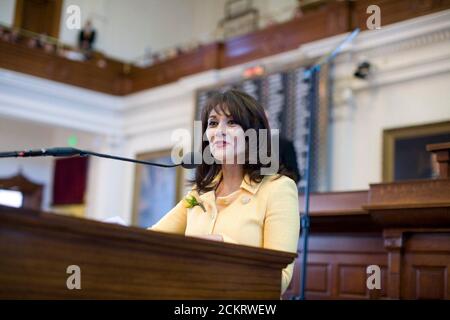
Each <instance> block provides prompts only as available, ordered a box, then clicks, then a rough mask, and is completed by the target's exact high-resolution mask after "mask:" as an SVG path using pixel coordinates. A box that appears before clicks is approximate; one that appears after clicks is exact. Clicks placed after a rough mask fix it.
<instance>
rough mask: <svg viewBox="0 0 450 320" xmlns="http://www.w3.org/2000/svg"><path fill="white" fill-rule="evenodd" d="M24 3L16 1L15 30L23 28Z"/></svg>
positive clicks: (19, 0) (21, 0) (20, 0)
mask: <svg viewBox="0 0 450 320" xmlns="http://www.w3.org/2000/svg"><path fill="white" fill-rule="evenodd" d="M23 1H24V0H16V7H15V9H14V23H13V26H14V28H21V26H22V11H23Z"/></svg>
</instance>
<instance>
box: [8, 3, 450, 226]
mask: <svg viewBox="0 0 450 320" xmlns="http://www.w3.org/2000/svg"><path fill="white" fill-rule="evenodd" d="M344 37H345V35H340V36H335V37H332V38H328V39H323V40H320V41H316V42H313V43H309V44H307V45H303V46H301V47H300V48H298V49H297V50H292V51H290V52H285V53H282V54H279V55H275V56H272V57H267V58H264V59H261V60H259V61H258V62H256V63H261V64H263V65H265V66H266V67H267V70H268V71H269V72H270V70H275V69H280V68H282V67H283V66H286V65H288V64H292V63H294V62H301V61H305V60H306V59H311V58H313V59H317V58H318V57H319V56H321V55H323V54H325V53H327V52H329V51H330V49H331V48H334V47H335V46H336V45H337V44H338V43H339V42H340V41H341V40H342V39H343V38H344ZM363 58H367V59H369V60H370V61H371V62H372V63H373V65H374V68H375V69H374V74H373V77H372V79H371V80H370V81H361V80H358V79H355V78H354V77H353V76H352V74H353V72H354V70H355V67H356V65H357V63H358V62H359V61H361V59H363ZM254 63H255V62H251V63H249V64H254ZM247 65H248V64H247ZM245 68H246V65H239V66H234V67H231V68H227V69H222V70H211V71H208V72H205V73H202V74H196V75H192V76H189V77H186V78H183V79H180V80H179V81H177V82H174V83H171V84H168V85H165V86H160V87H158V88H154V89H150V90H146V91H144V92H140V93H137V94H134V95H130V96H127V97H109V96H106V95H103V94H98V93H93V92H91V91H89V90H84V89H79V88H74V87H70V86H67V85H62V84H55V83H52V82H50V81H47V80H42V79H36V78H33V77H30V76H26V75H18V74H15V73H11V72H7V71H4V70H0V117H1V118H5V117H9V118H11V117H14V118H18V119H27V120H29V121H30V120H33V119H38V121H39V122H41V123H47V124H48V125H49V126H55V125H56V124H57V123H59V124H62V125H64V126H65V127H67V128H70V129H72V130H79V131H84V132H90V133H91V134H93V135H95V136H100V139H99V140H98V139H97V140H96V141H98V143H95V144H90V146H92V148H93V149H95V150H99V151H100V152H106V153H112V154H118V155H123V156H129V157H135V156H136V155H137V154H139V153H142V152H150V151H157V150H162V149H167V148H170V147H171V146H172V145H173V142H172V141H171V140H170V137H171V134H172V132H173V131H174V130H176V129H180V128H187V129H189V128H190V126H191V119H192V113H193V110H194V105H195V100H194V97H195V91H196V90H197V89H198V88H201V87H205V86H211V85H215V84H218V83H219V82H223V81H230V80H231V79H236V78H239V77H240V75H241V74H242V71H243V70H244V69H245ZM335 76H336V79H335V91H334V105H333V109H332V110H331V111H332V112H331V118H330V138H331V150H330V164H331V186H332V189H333V190H334V191H343V190H360V189H368V187H369V184H370V183H376V182H380V181H381V179H382V172H381V153H382V130H383V129H386V128H392V127H398V126H406V125H413V124H423V123H429V122H436V121H445V120H450V104H449V101H450V90H448V88H450V10H448V11H445V12H440V13H437V14H433V15H429V16H425V17H420V18H417V19H412V20H409V21H404V22H401V23H398V24H394V25H391V26H387V27H383V28H382V29H381V30H378V31H367V32H363V33H361V34H360V35H359V36H358V38H357V39H356V41H355V42H354V43H353V45H352V46H346V47H345V48H344V52H343V53H342V54H341V55H340V56H339V57H338V59H337V60H336V68H335ZM21 90H22V92H27V93H29V94H28V95H25V96H20V92H21ZM39 110H44V112H42V111H41V112H40V113H39ZM7 128H8V129H7V130H6V131H9V132H10V133H9V134H10V135H9V136H7V135H3V134H2V135H0V146H1V147H2V149H3V148H5V149H6V148H7V147H8V148H7V149H10V147H13V146H15V145H16V144H22V145H24V146H25V145H26V146H29V145H30V143H31V142H33V141H34V140H33V139H34V138H35V137H39V135H38V134H37V133H36V132H30V133H29V134H27V135H23V133H21V132H20V129H19V128H16V127H15V126H14V125H9V126H8V127H7ZM3 131H4V130H3V125H2V132H3ZM43 135H44V136H45V137H47V138H48V139H50V136H51V134H50V133H45V134H44V133H43ZM16 136H17V143H16ZM32 138H33V139H32ZM47 138H46V139H47ZM28 139H31V140H28ZM94 140H95V139H94ZM51 141H53V142H54V140H51ZM29 142H30V143H29ZM43 142H44V141H41V140H39V141H36V142H35V143H34V142H33V146H36V147H37V146H40V145H41V144H42V143H43ZM94 167H95V170H93V171H92V172H91V174H90V176H89V179H90V182H89V194H88V208H89V210H88V212H89V214H90V216H89V217H91V218H95V219H104V218H106V217H108V216H115V215H120V216H122V218H124V219H125V220H126V221H130V219H131V210H132V199H133V186H134V167H133V166H131V165H130V166H129V165H126V164H119V163H115V162H111V161H108V160H105V161H103V160H99V161H96V162H95V164H94ZM8 168H10V169H9V171H10V172H12V171H13V169H14V168H13V165H12V164H9V165H8ZM321 169H322V170H326V168H321ZM35 170H36V171H37V173H36V174H43V175H45V176H46V177H48V174H44V173H45V172H48V169H45V170H47V171H45V170H40V169H39V168H36V169H35ZM39 171H40V173H38V172H39ZM3 172H5V170H3Z"/></svg>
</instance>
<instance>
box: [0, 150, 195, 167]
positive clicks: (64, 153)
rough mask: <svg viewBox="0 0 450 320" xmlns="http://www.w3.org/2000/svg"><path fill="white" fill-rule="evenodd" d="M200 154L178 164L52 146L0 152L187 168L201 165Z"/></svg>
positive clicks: (9, 155) (5, 155) (6, 155)
mask: <svg viewBox="0 0 450 320" xmlns="http://www.w3.org/2000/svg"><path fill="white" fill-rule="evenodd" d="M198 154H199V153H198V152H188V153H186V154H185V155H184V156H183V160H182V161H181V163H178V164H162V163H155V162H149V161H143V160H136V159H130V158H124V157H117V156H113V155H109V154H104V153H97V152H93V151H88V150H80V149H76V148H50V149H37V150H25V151H7V152H0V158H26V157H46V156H53V157H73V156H79V157H85V156H95V157H100V158H107V159H113V160H120V161H127V162H133V163H139V164H145V165H150V166H156V167H162V168H173V167H177V166H182V167H183V168H185V169H195V168H196V167H197V166H199V165H200V163H196V162H195V159H196V158H198ZM200 159H201V158H200Z"/></svg>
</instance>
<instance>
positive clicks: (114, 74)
mask: <svg viewBox="0 0 450 320" xmlns="http://www.w3.org/2000/svg"><path fill="white" fill-rule="evenodd" d="M371 4H376V5H378V6H379V7H380V8H381V10H382V11H381V12H382V13H381V24H382V26H385V25H387V24H390V23H394V22H399V21H402V20H405V19H409V18H414V17H417V16H421V15H425V14H429V13H433V12H437V11H441V10H445V9H449V8H450V1H449V0H443V1H420V0H378V1H376V0H361V1H326V2H324V4H323V5H322V6H319V7H318V8H316V9H314V10H311V11H308V12H305V13H304V14H303V15H302V16H300V17H298V18H295V19H293V20H291V21H288V22H285V23H281V24H277V25H273V26H271V27H268V28H266V29H263V30H259V31H256V32H254V33H251V34H247V35H244V36H239V37H236V38H232V39H229V40H227V41H225V42H217V43H212V44H209V45H204V46H201V47H199V48H198V49H196V50H194V51H191V52H187V53H179V54H178V55H177V56H176V57H174V58H171V59H168V60H166V61H163V62H159V63H156V64H154V65H152V66H149V67H146V68H140V67H136V66H130V65H128V64H125V63H124V62H120V61H117V60H114V59H110V58H107V57H101V58H100V59H92V60H87V61H71V60H68V59H66V58H64V57H61V56H60V55H58V54H56V53H47V52H46V51H45V50H43V49H36V48H28V46H27V45H26V43H24V42H11V41H1V40H0V68H4V69H9V70H13V71H18V72H22V73H27V74H31V75H34V76H38V77H42V78H46V79H50V80H54V81H59V82H63V83H67V84H71V85H75V86H79V87H82V88H87V89H91V90H95V91H99V92H104V93H108V94H112V95H127V94H130V93H134V92H138V91H141V90H146V89H149V88H154V87H156V86H160V85H163V84H168V83H170V82H174V81H176V80H178V79H180V78H181V77H185V76H188V75H192V74H195V73H199V72H203V71H206V70H212V69H220V68H225V67H229V66H233V65H237V64H241V63H245V62H249V61H252V60H255V59H259V58H263V57H267V56H270V55H274V54H276V53H281V52H284V51H288V50H292V49H295V48H297V47H299V46H300V45H302V44H305V43H308V42H311V41H315V40H319V39H323V38H327V37H330V36H333V35H337V34H342V33H345V32H348V31H350V30H352V29H354V28H355V27H359V28H361V29H362V30H364V29H366V20H367V17H368V14H367V13H366V9H367V7H368V6H369V5H371Z"/></svg>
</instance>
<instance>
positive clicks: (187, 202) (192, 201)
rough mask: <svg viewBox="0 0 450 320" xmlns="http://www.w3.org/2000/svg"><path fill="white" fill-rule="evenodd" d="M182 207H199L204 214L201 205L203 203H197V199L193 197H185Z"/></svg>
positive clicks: (203, 207) (203, 208)
mask: <svg viewBox="0 0 450 320" xmlns="http://www.w3.org/2000/svg"><path fill="white" fill-rule="evenodd" d="M184 206H185V207H186V208H193V207H195V206H199V207H200V208H202V210H203V211H204V212H206V209H205V206H204V205H203V203H201V202H199V201H198V200H197V198H196V197H194V196H193V195H187V196H186V197H185V198H184Z"/></svg>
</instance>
